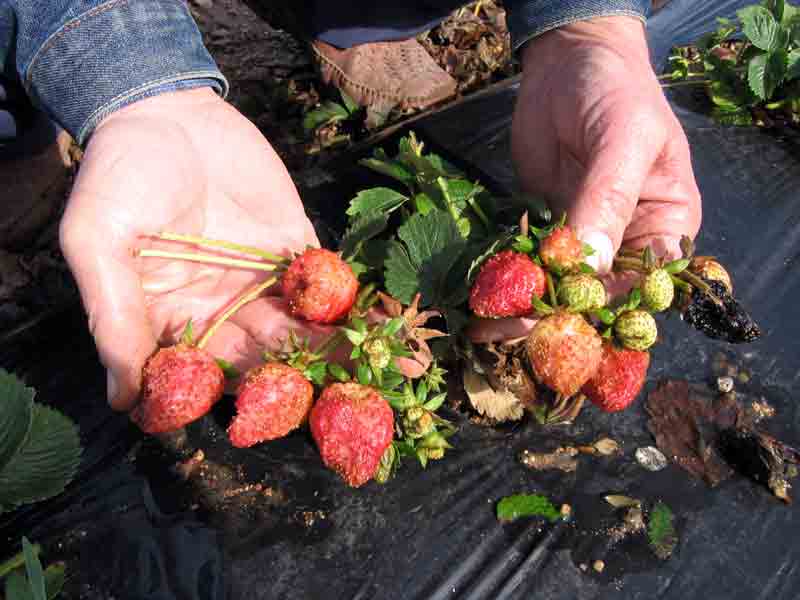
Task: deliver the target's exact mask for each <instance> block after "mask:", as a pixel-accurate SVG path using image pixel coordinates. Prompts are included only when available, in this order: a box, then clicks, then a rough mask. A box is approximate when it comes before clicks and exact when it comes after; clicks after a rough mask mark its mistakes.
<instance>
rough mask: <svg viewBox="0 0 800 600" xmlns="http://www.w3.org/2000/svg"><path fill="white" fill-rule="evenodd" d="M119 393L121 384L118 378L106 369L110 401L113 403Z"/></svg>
mask: <svg viewBox="0 0 800 600" xmlns="http://www.w3.org/2000/svg"><path fill="white" fill-rule="evenodd" d="M117 393H119V386H118V385H117V379H116V377H114V375H112V374H111V371H106V395H107V396H108V403H109V404H113V403H114V400H115V399H116V397H117Z"/></svg>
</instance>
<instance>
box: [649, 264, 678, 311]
mask: <svg viewBox="0 0 800 600" xmlns="http://www.w3.org/2000/svg"><path fill="white" fill-rule="evenodd" d="M674 298H675V285H674V284H673V283H672V278H671V277H670V274H669V273H667V272H666V271H665V270H664V269H656V270H655V271H652V272H651V273H648V274H647V276H646V277H645V278H644V281H642V302H644V305H645V306H646V307H647V308H649V309H650V310H652V311H653V312H661V311H664V310H667V309H668V308H669V307H670V306H671V305H672V300H673V299H674Z"/></svg>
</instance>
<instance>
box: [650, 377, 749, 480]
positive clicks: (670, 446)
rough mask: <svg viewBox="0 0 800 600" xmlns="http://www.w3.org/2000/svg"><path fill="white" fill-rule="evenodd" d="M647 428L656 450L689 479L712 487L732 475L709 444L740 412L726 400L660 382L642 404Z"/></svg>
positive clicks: (682, 384)
mask: <svg viewBox="0 0 800 600" xmlns="http://www.w3.org/2000/svg"><path fill="white" fill-rule="evenodd" d="M645 410H646V411H647V413H648V415H649V417H650V418H649V419H648V422H647V427H648V429H649V430H650V432H651V433H652V434H653V436H654V437H655V439H656V445H657V446H658V449H659V450H660V451H661V452H662V453H664V455H666V456H669V457H670V459H671V460H672V461H673V462H674V463H675V464H677V465H678V466H679V467H681V468H682V469H684V470H686V471H688V472H689V473H690V474H691V475H693V476H695V477H697V478H699V479H703V480H704V481H706V483H708V484H709V485H710V486H712V487H713V486H716V485H717V484H719V483H720V482H721V481H724V480H725V479H727V478H728V477H730V475H731V473H732V471H731V468H730V467H729V466H728V464H727V463H726V462H725V461H724V460H723V458H722V457H721V456H720V454H719V451H718V450H717V449H716V448H715V446H714V444H713V442H714V439H715V438H716V431H717V430H718V429H717V428H725V427H731V426H733V425H734V424H735V423H736V422H737V420H738V419H739V415H740V413H741V409H740V407H739V405H738V404H737V403H736V401H735V400H733V399H731V398H729V396H727V395H726V396H721V397H717V398H716V399H715V397H714V396H712V395H711V394H709V393H708V392H706V391H704V390H703V389H702V388H699V389H698V386H690V385H689V383H688V382H686V381H680V380H679V381H662V382H661V383H660V384H659V385H658V387H657V388H656V389H655V390H654V391H653V392H651V393H650V394H649V395H648V397H647V401H646V403H645Z"/></svg>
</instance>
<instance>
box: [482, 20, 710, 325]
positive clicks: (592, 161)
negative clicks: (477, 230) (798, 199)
mask: <svg viewBox="0 0 800 600" xmlns="http://www.w3.org/2000/svg"><path fill="white" fill-rule="evenodd" d="M522 59H523V77H522V85H521V88H520V92H519V97H518V99H517V104H516V109H515V113H514V120H513V124H512V155H513V158H514V162H515V166H516V169H517V173H518V176H519V178H520V180H521V183H522V185H523V187H524V188H525V189H526V190H528V191H530V192H533V193H536V194H541V195H543V196H544V197H545V198H546V199H547V200H548V203H549V204H550V207H551V209H552V211H553V214H554V216H556V217H558V216H560V215H561V214H562V213H564V212H566V214H567V223H568V224H569V225H570V226H572V227H573V228H574V229H575V230H576V232H577V234H578V237H579V238H580V239H581V240H582V241H584V242H586V243H588V244H590V245H591V246H592V247H593V248H594V249H595V251H596V255H595V256H592V257H590V261H591V260H593V261H594V264H593V266H595V267H596V268H597V269H598V271H600V273H607V272H608V271H609V269H610V268H611V265H612V263H613V259H614V255H615V254H616V252H617V251H618V250H619V248H620V246H622V245H623V244H624V245H625V246H629V247H634V248H641V247H644V246H646V245H648V244H650V245H651V246H652V248H653V250H654V252H655V253H656V254H657V255H666V256H670V257H673V258H675V257H679V256H680V249H679V242H680V239H681V237H682V236H684V235H686V236H689V237H690V238H692V239H693V238H694V237H695V236H696V235H697V232H698V230H699V228H700V220H701V201H700V192H699V190H698V188H697V184H696V182H695V179H694V174H693V171H692V164H691V158H690V153H689V144H688V141H687V139H686V135H685V134H684V132H683V129H682V127H681V124H680V122H679V121H678V119H677V117H676V116H675V114H674V113H673V112H672V109H671V108H670V106H669V103H668V102H667V100H666V98H665V97H664V94H663V92H662V90H661V86H660V85H659V83H658V79H657V77H656V75H655V73H654V72H653V69H652V67H651V65H650V57H649V53H648V48H647V40H646V38H645V32H644V27H643V25H642V23H641V22H640V21H638V20H637V19H635V18H632V17H606V18H598V19H594V20H590V21H582V22H579V23H573V24H570V25H566V26H564V27H561V28H558V29H556V30H553V31H550V32H547V33H545V34H543V35H541V36H540V37H538V38H536V39H534V40H533V41H531V42H529V43H528V45H527V47H526V48H525V49H524V50H523V53H522ZM609 292H610V293H612V294H613V292H614V290H609ZM533 323H535V321H534V320H533V319H526V320H524V321H521V320H501V321H492V322H486V321H478V322H476V323H473V327H472V329H471V331H470V335H471V337H472V338H473V339H474V340H475V341H491V340H497V339H506V338H508V337H509V335H508V333H509V332H511V333H513V336H514V337H519V336H521V335H524V334H525V332H526V331H527V330H529V329H530V327H532V325H533Z"/></svg>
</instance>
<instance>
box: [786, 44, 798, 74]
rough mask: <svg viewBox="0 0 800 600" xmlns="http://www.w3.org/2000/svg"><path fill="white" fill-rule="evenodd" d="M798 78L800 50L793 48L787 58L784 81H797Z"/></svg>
mask: <svg viewBox="0 0 800 600" xmlns="http://www.w3.org/2000/svg"><path fill="white" fill-rule="evenodd" d="M798 77H800V48H795V49H794V50H792V51H791V52H789V55H788V57H787V61H786V79H787V80H789V79H797V78H798Z"/></svg>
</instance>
